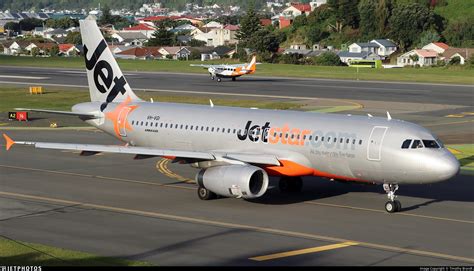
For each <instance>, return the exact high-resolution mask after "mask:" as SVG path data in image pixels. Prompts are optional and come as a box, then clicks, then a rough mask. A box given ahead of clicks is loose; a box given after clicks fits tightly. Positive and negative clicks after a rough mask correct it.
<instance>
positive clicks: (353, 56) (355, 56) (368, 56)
mask: <svg viewBox="0 0 474 271" xmlns="http://www.w3.org/2000/svg"><path fill="white" fill-rule="evenodd" d="M337 55H338V56H339V58H340V59H341V62H343V63H346V64H347V65H349V64H350V61H351V60H381V59H382V57H381V56H379V55H377V54H376V53H374V52H367V51H363V52H348V51H339V52H338V53H337Z"/></svg>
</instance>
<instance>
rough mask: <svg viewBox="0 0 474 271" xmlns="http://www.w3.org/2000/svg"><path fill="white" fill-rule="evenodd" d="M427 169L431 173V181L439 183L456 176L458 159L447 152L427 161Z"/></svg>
mask: <svg viewBox="0 0 474 271" xmlns="http://www.w3.org/2000/svg"><path fill="white" fill-rule="evenodd" d="M427 166H428V168H429V169H430V170H431V171H432V181H433V182H441V181H445V180H448V179H451V178H452V177H454V176H455V175H456V174H458V172H459V169H460V164H459V161H458V159H456V157H454V155H452V154H451V153H450V152H449V151H446V153H445V154H444V155H442V156H439V157H432V159H429V160H428V164H427Z"/></svg>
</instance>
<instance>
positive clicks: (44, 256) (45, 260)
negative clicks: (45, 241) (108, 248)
mask: <svg viewBox="0 0 474 271" xmlns="http://www.w3.org/2000/svg"><path fill="white" fill-rule="evenodd" d="M0 263H1V265H7V266H8V265H10V266H16V265H22V266H149V265H151V264H150V263H147V262H139V261H129V260H125V259H118V258H109V257H101V256H97V255H94V254H90V253H85V252H79V251H73V250H68V249H62V248H57V247H51V246H45V245H41V244H34V243H27V242H20V241H16V240H11V239H5V238H2V237H0Z"/></svg>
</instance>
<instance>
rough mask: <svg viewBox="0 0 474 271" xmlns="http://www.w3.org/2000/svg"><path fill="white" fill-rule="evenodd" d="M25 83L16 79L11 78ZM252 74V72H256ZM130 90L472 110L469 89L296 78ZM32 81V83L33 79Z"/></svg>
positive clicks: (181, 81)
mask: <svg viewBox="0 0 474 271" xmlns="http://www.w3.org/2000/svg"><path fill="white" fill-rule="evenodd" d="M19 75H21V76H24V77H25V78H17V76H19ZM257 75H258V72H257ZM0 76H2V77H0V83H3V84H6V83H17V84H26V85H31V84H39V85H43V86H87V80H86V74H85V70H74V69H55V68H47V69H46V68H32V67H7V66H0ZM125 77H126V78H127V80H128V82H129V84H130V85H131V87H132V88H133V89H146V90H148V91H168V92H170V93H190V94H199V93H200V94H203V95H209V94H212V93H219V94H230V95H241V96H244V97H249V96H250V95H257V96H267V97H268V96H273V97H282V96H283V97H288V96H291V97H300V98H314V97H319V98H337V99H350V100H369V101H390V102H409V103H420V104H450V105H460V106H472V92H473V86H472V85H443V84H417V83H397V82H369V81H355V80H332V79H297V78H278V77H259V76H253V75H251V76H244V77H241V78H239V79H237V81H236V82H232V81H230V80H223V81H222V82H221V83H217V82H216V81H212V80H210V78H209V77H208V74H207V73H206V72H205V71H204V70H203V73H202V74H176V73H150V72H131V71H128V72H125ZM32 78H33V79H32ZM35 78H36V79H35Z"/></svg>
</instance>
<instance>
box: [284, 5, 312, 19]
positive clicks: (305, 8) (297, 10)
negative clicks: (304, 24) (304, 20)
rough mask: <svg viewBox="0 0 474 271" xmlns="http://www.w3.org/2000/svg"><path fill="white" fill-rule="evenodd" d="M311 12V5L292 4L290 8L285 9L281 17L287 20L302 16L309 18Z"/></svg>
mask: <svg viewBox="0 0 474 271" xmlns="http://www.w3.org/2000/svg"><path fill="white" fill-rule="evenodd" d="M311 11H312V9H311V5H310V4H302V3H291V4H290V6H289V7H287V8H285V9H284V10H283V11H282V12H281V14H280V15H281V16H283V17H286V18H295V17H296V16H300V15H301V14H305V15H306V16H308V14H309V13H310V12H311Z"/></svg>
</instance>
